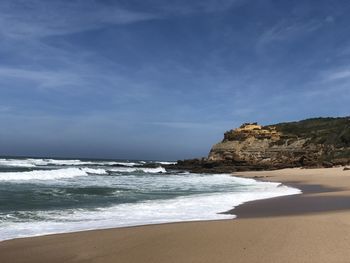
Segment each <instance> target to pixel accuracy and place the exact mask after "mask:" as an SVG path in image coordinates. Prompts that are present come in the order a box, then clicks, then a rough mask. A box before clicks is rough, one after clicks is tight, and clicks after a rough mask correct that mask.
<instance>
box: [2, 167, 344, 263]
mask: <svg viewBox="0 0 350 263" xmlns="http://www.w3.org/2000/svg"><path fill="white" fill-rule="evenodd" d="M234 176H238V177H243V178H252V179H255V180H261V181H271V182H280V183H282V184H284V185H287V186H292V187H296V188H298V189H301V190H302V191H303V193H302V194H299V195H291V196H282V197H278V198H270V199H263V200H255V201H251V202H246V203H244V204H242V205H239V206H238V207H235V208H234V210H231V212H232V211H234V214H235V215H237V218H235V219H233V220H232V219H224V220H213V221H191V222H178V223H164V224H154V225H142V226H132V227H123V228H111V229H103V230H88V231H81V232H73V233H65V234H53V235H46V236H39V237H29V238H19V239H12V240H7V241H3V242H0V261H1V262H14V263H15V262H48V261H50V262H114V260H116V259H118V261H115V262H165V260H166V259H167V261H169V256H170V255H172V256H175V258H176V259H177V260H175V261H171V260H170V262H188V261H187V260H188V259H191V262H210V261H217V262H232V261H230V260H232V257H235V258H236V257H237V256H239V260H238V261H237V262H271V261H272V260H276V257H277V258H279V260H281V258H280V257H281V256H282V254H281V253H279V252H278V251H277V250H275V249H277V247H280V245H279V243H280V242H281V239H283V240H284V241H286V240H285V238H284V236H283V235H281V234H282V233H283V232H285V231H286V229H288V227H289V228H290V227H291V226H294V227H292V229H294V230H295V231H296V232H297V233H299V234H300V231H306V232H310V231H311V230H313V229H314V228H317V229H318V231H315V232H313V234H310V236H308V237H307V238H306V239H307V240H308V241H309V242H311V243H312V241H318V243H319V241H322V242H321V243H322V244H319V245H320V246H321V247H322V246H323V245H324V244H328V245H329V241H327V240H325V239H321V240H320V239H319V234H322V235H323V234H324V233H323V232H324V230H323V229H327V228H329V231H326V232H327V238H328V237H329V238H330V241H333V242H335V241H334V239H338V238H339V237H342V238H346V239H347V238H348V237H349V238H350V230H348V229H347V228H345V229H343V227H342V230H341V231H339V229H338V228H337V225H335V226H334V225H333V226H332V225H331V224H329V222H328V221H326V222H324V218H328V219H329V218H333V217H334V219H335V220H336V221H337V222H338V224H339V221H341V222H342V224H345V225H347V226H350V223H347V222H350V202H349V201H350V171H342V168H328V169H310V170H309V169H307V170H306V169H284V170H277V171H262V172H240V173H235V174H234ZM298 186H299V187H298ZM303 188H304V189H303ZM340 214H341V216H340ZM300 219H304V220H300ZM345 219H346V220H345ZM315 220H316V222H318V221H319V220H321V223H320V222H318V224H316V222H314V221H315ZM310 222H311V224H310ZM325 223H326V225H324V224H325ZM305 224H306V225H307V226H308V227H306V226H305ZM297 225H300V226H299V227H297V229H295V227H296V226H297ZM262 226H264V227H262ZM321 227H323V228H321ZM265 228H268V229H269V231H270V232H271V233H270V232H269V231H268V230H267V229H265ZM334 230H336V231H335V232H336V233H337V235H336V236H334V235H333V234H332V233H334ZM311 232H312V231H311ZM328 232H329V233H328ZM292 233H293V232H292ZM285 234H288V235H289V236H290V235H291V233H285ZM315 235H316V237H317V238H316V239H315ZM302 236H304V241H303V240H301V239H300V237H299V236H298V235H296V236H294V238H292V239H291V240H289V242H292V243H293V246H292V247H291V248H292V250H293V251H294V252H295V253H299V252H300V250H303V248H302V247H301V246H300V245H298V244H299V243H300V244H301V245H303V246H306V247H307V244H305V234H304V235H302ZM267 237H268V239H269V245H270V246H271V249H272V250H273V251H271V254H269V255H265V256H266V258H265V259H263V260H264V261H259V260H258V259H262V258H261V257H258V256H257V255H259V253H258V252H257V251H261V253H263V251H264V248H265V249H266V244H265V245H264V242H262V240H264V239H266V238H267ZM332 237H333V238H332ZM310 238H311V240H310ZM312 238H314V239H312ZM325 238H326V237H325ZM270 239H272V240H270ZM252 240H255V241H254V242H253V241H252ZM238 241H239V242H238ZM271 242H272V243H271ZM287 243H288V242H287ZM335 243H336V242H335ZM113 244H114V245H113ZM184 244H186V245H184ZM209 244H210V245H209ZM328 245H327V246H328ZM334 245H335V244H334ZM338 246H339V244H338ZM287 247H290V246H287ZM306 247H305V248H306ZM331 247H332V248H333V249H334V247H333V246H331ZM339 247H341V245H340V246H339ZM58 248H60V249H58ZM252 248H254V249H255V251H256V253H255V252H250V253H251V254H247V253H245V252H246V250H247V249H252ZM207 250H208V251H207ZM213 250H218V251H221V252H222V255H217V254H216V253H214V254H213V253H210V251H213ZM267 250H270V248H269V249H267ZM199 251H200V252H201V253H199ZM324 251H329V248H324ZM324 251H321V250H320V251H318V253H316V251H314V252H313V253H311V254H314V255H313V257H312V258H313V259H315V261H312V262H316V259H317V261H318V262H327V261H322V260H323V259H328V262H329V260H330V257H329V255H328V256H327V255H323V253H322V252H324ZM341 251H342V252H341V253H336V255H337V258H338V259H340V260H339V261H337V262H346V261H345V258H348V257H349V256H350V252H347V251H345V250H343V249H342V250H341ZM195 252H196V253H195ZM272 252H273V253H272ZM309 254H310V253H309ZM260 256H261V255H260ZM333 256H335V255H334V254H332V259H333V260H334V258H333ZM293 258H294V260H293V261H288V260H284V261H283V262H298V259H296V258H295V256H294V257H293ZM236 259H237V258H236ZM343 259H344V261H342V260H343ZM277 262H282V261H277ZM300 262H301V261H300ZM309 262H310V261H309Z"/></svg>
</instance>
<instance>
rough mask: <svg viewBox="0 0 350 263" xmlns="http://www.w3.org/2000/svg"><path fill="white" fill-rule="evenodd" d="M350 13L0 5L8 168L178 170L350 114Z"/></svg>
mask: <svg viewBox="0 0 350 263" xmlns="http://www.w3.org/2000/svg"><path fill="white" fill-rule="evenodd" d="M349 13H350V2H349V1H347V0H343V1H338V0H332V1H331V0H328V1H326V0H304V1H298V0H278V1H277V0H276V1H273V0H191V1H187V0H171V1H170V0H162V1H161V0H120V1H119V0H67V1H65V0H59V1H58V0H57V1H56V0H50V1H47V0H0V155H12V156H51V157H85V158H88V157H91V158H112V159H114V158H118V159H159V160H177V159H184V158H192V157H201V156H206V155H207V154H208V152H209V150H210V147H211V146H212V145H213V144H214V143H216V142H218V141H220V140H221V139H222V138H223V133H224V132H225V131H227V130H230V129H232V128H234V127H237V126H239V125H240V124H241V123H243V122H255V121H257V122H259V123H261V124H273V123H278V122H285V121H294V120H300V119H305V118H311V117H319V116H348V115H350V106H349V105H350V103H349V101H350V86H349V84H350V16H349Z"/></svg>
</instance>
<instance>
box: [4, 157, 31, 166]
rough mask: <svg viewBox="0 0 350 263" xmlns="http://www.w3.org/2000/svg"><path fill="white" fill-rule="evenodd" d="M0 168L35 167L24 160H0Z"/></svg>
mask: <svg viewBox="0 0 350 263" xmlns="http://www.w3.org/2000/svg"><path fill="white" fill-rule="evenodd" d="M0 166H7V167H35V166H36V165H35V164H33V163H30V162H28V161H26V160H19V159H0Z"/></svg>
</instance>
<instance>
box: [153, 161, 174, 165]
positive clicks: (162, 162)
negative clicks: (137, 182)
mask: <svg viewBox="0 0 350 263" xmlns="http://www.w3.org/2000/svg"><path fill="white" fill-rule="evenodd" d="M154 163H159V164H164V165H167V164H168V165H169V164H177V162H164V161H154Z"/></svg>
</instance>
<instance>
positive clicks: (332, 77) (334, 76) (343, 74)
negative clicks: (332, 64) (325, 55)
mask: <svg viewBox="0 0 350 263" xmlns="http://www.w3.org/2000/svg"><path fill="white" fill-rule="evenodd" d="M348 78H350V69H338V70H334V71H328V72H327V73H325V80H326V81H336V80H344V79H348Z"/></svg>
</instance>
